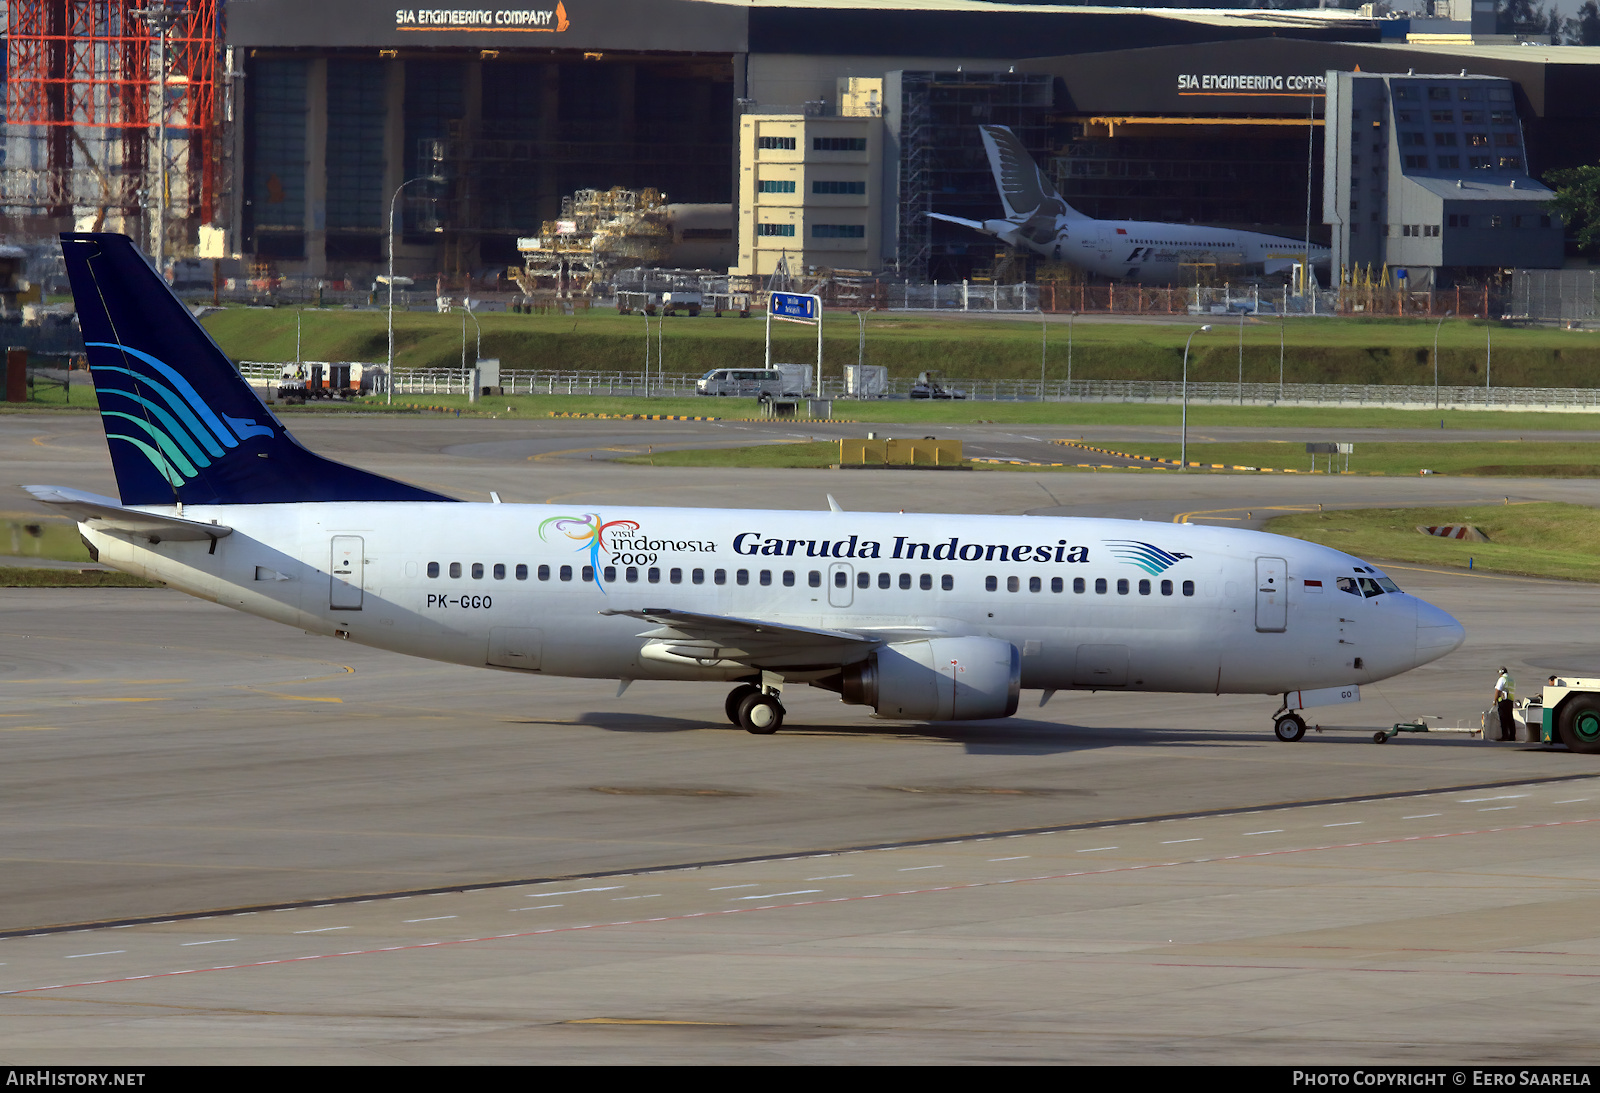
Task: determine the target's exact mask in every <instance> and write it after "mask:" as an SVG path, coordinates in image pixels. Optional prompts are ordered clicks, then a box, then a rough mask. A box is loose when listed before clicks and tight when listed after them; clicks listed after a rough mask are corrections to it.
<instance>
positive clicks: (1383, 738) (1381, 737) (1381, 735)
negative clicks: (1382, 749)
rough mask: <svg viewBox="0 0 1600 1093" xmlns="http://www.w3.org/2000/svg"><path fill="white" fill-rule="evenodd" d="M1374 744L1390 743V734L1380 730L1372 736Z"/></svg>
mask: <svg viewBox="0 0 1600 1093" xmlns="http://www.w3.org/2000/svg"><path fill="white" fill-rule="evenodd" d="M1372 742H1373V743H1374V744H1387V743H1388V742H1389V734H1388V733H1386V732H1383V731H1382V730H1381V729H1380V730H1379V731H1378V732H1375V733H1373V734H1372Z"/></svg>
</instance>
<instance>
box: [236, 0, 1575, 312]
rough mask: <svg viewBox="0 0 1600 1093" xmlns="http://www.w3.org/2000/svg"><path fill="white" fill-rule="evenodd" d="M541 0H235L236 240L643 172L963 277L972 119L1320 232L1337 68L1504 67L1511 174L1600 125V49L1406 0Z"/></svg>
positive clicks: (292, 265)
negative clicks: (1326, 4)
mask: <svg viewBox="0 0 1600 1093" xmlns="http://www.w3.org/2000/svg"><path fill="white" fill-rule="evenodd" d="M547 3H548V0H534V2H532V3H521V4H515V5H513V4H512V3H510V2H509V0H506V2H505V3H503V5H502V6H500V7H491V8H485V9H467V8H464V7H441V8H405V7H395V6H394V5H392V4H379V3H376V2H374V0H341V2H340V3H338V4H328V3H325V2H319V0H230V3H229V4H228V5H227V43H228V47H229V49H230V50H232V51H234V52H233V55H232V56H231V57H230V59H229V60H230V65H231V71H234V72H236V73H238V78H237V80H236V85H235V87H234V90H233V95H232V101H233V102H234V103H236V104H237V112H236V116H235V120H234V132H233V138H232V142H231V146H230V149H229V153H228V154H229V155H230V157H231V159H232V162H233V177H234V178H235V179H236V180H237V184H236V185H234V186H233V187H232V189H231V191H230V194H229V195H228V196H227V197H225V198H224V200H231V205H229V206H227V207H223V208H219V209H218V210H217V219H218V220H219V221H220V222H221V223H222V224H223V225H224V226H226V227H227V228H228V230H229V232H230V237H231V249H233V250H235V251H241V252H244V253H247V254H253V255H257V256H259V257H261V258H263V259H270V260H272V261H274V262H276V263H277V264H278V266H279V268H280V269H281V270H283V271H285V272H293V271H296V270H299V271H303V272H307V273H312V274H319V275H320V274H324V273H327V274H330V275H337V274H339V273H341V272H343V271H355V270H363V269H366V270H370V269H375V268H376V267H377V265H378V264H379V263H380V262H381V261H382V259H383V256H384V253H385V246H386V239H385V230H386V229H385V224H386V216H387V211H388V208H389V206H390V204H391V202H393V203H395V204H396V206H397V207H398V208H399V209H400V211H401V217H402V219H401V221H400V222H401V224H402V235H401V242H400V245H399V246H398V247H397V251H396V254H397V264H398V266H399V267H400V268H401V269H402V270H403V271H406V272H412V273H424V272H429V271H432V270H435V269H445V270H453V271H474V270H481V269H484V268H487V267H492V266H495V265H502V266H503V265H506V264H510V263H512V262H515V261H516V257H517V255H516V250H515V240H516V238H517V237H518V236H519V235H527V234H530V233H532V232H535V231H537V230H538V226H539V224H540V223H541V222H543V221H545V220H548V219H551V218H553V217H555V216H556V215H557V214H558V211H559V208H560V202H561V198H562V197H563V196H564V195H569V194H571V193H573V192H574V191H576V190H579V189H585V188H593V189H602V190H603V189H609V188H611V187H613V186H624V187H628V188H635V189H637V188H644V187H655V188H657V189H659V190H661V191H663V192H664V193H665V194H666V195H667V197H668V199H669V200H671V201H673V202H692V203H716V202H725V203H731V204H732V205H733V206H734V208H735V216H734V219H732V220H730V223H729V224H728V229H727V230H728V238H729V239H730V240H733V241H735V242H738V243H739V247H738V248H737V249H738V250H739V251H740V257H739V259H738V261H739V263H741V264H744V263H746V262H748V268H750V269H751V271H752V272H765V270H764V269H763V266H762V262H763V260H762V259H760V258H758V257H757V254H758V252H759V253H767V254H770V253H771V251H772V247H771V244H774V243H777V244H779V246H778V253H779V254H780V255H782V254H784V253H785V247H786V246H787V245H788V241H789V240H791V239H792V240H793V241H794V243H793V246H794V249H792V250H788V251H787V255H788V258H789V262H790V265H791V267H793V266H794V264H795V263H796V262H797V261H798V262H802V263H804V264H837V265H841V266H842V265H849V266H851V267H854V268H868V269H873V270H879V271H888V272H891V273H893V272H898V273H901V274H903V275H906V276H910V277H918V278H929V279H940V280H951V279H958V278H961V277H966V276H971V275H974V274H982V273H983V272H984V271H992V268H993V266H994V264H995V262H996V250H995V244H994V242H993V241H992V240H985V239H983V238H982V237H979V236H976V235H975V234H974V233H970V232H967V231H965V230H964V229H962V228H960V227H958V226H955V225H949V224H944V223H942V222H933V221H930V220H929V219H928V218H927V217H926V216H923V215H921V214H922V213H924V212H928V211H934V212H947V213H951V214H954V215H957V216H965V217H970V218H982V217H986V216H994V215H996V213H997V211H998V201H997V200H996V198H995V195H994V189H993V183H992V180H991V179H990V177H989V171H988V165H987V163H986V162H985V160H984V158H983V155H982V150H981V145H980V143H979V141H978V138H977V130H976V125H977V123H979V122H1001V123H1005V124H1011V125H1013V127H1015V128H1017V129H1018V131H1019V133H1020V134H1021V135H1022V136H1023V139H1024V143H1025V144H1026V145H1027V146H1028V147H1029V148H1030V150H1031V151H1034V152H1035V154H1036V155H1037V156H1038V157H1039V159H1040V160H1041V161H1042V162H1045V163H1046V164H1047V165H1048V168H1049V170H1050V172H1051V174H1052V176H1053V177H1054V178H1055V179H1056V180H1057V183H1058V187H1059V188H1060V189H1061V191H1062V193H1063V195H1064V196H1065V197H1066V198H1067V200H1068V201H1070V202H1072V203H1073V204H1074V205H1076V206H1078V207H1079V208H1080V209H1081V210H1082V211H1083V212H1085V213H1087V214H1089V215H1093V216H1101V217H1119V218H1122V217H1126V218H1141V219H1152V220H1174V221H1189V220H1193V221H1197V222H1204V223H1217V224H1228V225H1235V226H1244V227H1250V228H1252V229H1255V230H1264V231H1270V232H1274V233H1280V234H1289V235H1293V236H1296V237H1298V236H1299V235H1300V234H1301V233H1303V232H1305V231H1307V230H1308V228H1309V230H1310V233H1311V234H1312V236H1313V237H1314V238H1315V239H1317V240H1318V241H1322V242H1326V241H1327V240H1328V238H1329V230H1328V227H1327V226H1326V224H1325V223H1324V216H1323V209H1322V206H1323V201H1322V194H1321V192H1320V191H1321V185H1322V179H1323V174H1324V168H1323V144H1324V141H1323V134H1322V104H1323V98H1324V84H1325V81H1326V74H1327V73H1328V72H1329V71H1330V70H1332V71H1340V72H1351V71H1357V70H1359V71H1362V72H1384V73H1395V72H1401V73H1403V72H1407V71H1413V72H1417V73H1433V74H1441V75H1443V74H1449V75H1456V74H1458V73H1459V72H1461V71H1462V70H1466V71H1467V72H1468V73H1469V74H1470V75H1482V76H1493V77H1498V78H1499V79H1501V80H1504V81H1509V83H1508V84H1507V85H1506V86H1509V87H1510V88H1511V89H1512V93H1513V95H1514V96H1515V106H1516V109H1517V112H1518V114H1519V116H1520V118H1521V124H1522V128H1523V139H1524V140H1525V142H1526V153H1527V163H1526V169H1527V171H1528V172H1529V173H1530V174H1531V175H1533V176H1534V177H1537V176H1538V175H1539V174H1542V173H1543V172H1544V171H1547V170H1549V169H1551V168H1553V167H1561V166H1569V165H1572V164H1574V163H1576V162H1580V161H1583V160H1585V159H1587V158H1592V156H1591V152H1590V150H1592V149H1593V148H1595V147H1600V143H1597V141H1596V139H1595V138H1596V137H1597V136H1600V93H1597V92H1600V67H1597V65H1596V62H1595V60H1593V59H1591V57H1590V54H1593V53H1597V52H1600V50H1590V49H1581V48H1578V47H1563V48H1553V47H1529V46H1523V47H1511V46H1497V45H1487V46H1486V45H1473V44H1470V36H1468V37H1467V38H1465V39H1463V40H1462V41H1451V42H1445V43H1437V42H1435V43H1433V44H1417V43H1407V42H1406V41H1405V40H1404V39H1405V34H1404V31H1405V28H1404V26H1403V23H1404V21H1403V20H1399V21H1397V20H1374V19H1371V18H1366V17H1362V16H1360V15H1358V14H1356V13H1354V12H1346V11H1337V10H1316V9H1308V10H1290V11H1278V10H1262V9H1249V10H1235V11H1223V10H1210V9H1183V8H1175V9H1137V8H1093V7H1076V6H1072V7H1069V6H1057V5H1031V4H1003V3H987V2H984V0H876V2H869V0H793V2H792V3H790V4H788V5H782V4H776V3H765V2H759V0H559V2H557V3H554V4H553V5H550V6H548V7H547V6H546V4H547ZM879 81H881V83H880V82H879ZM852 87H854V88H856V90H857V91H859V92H861V93H860V94H859V95H855V96H854V97H852V92H851V88H852ZM866 89H874V90H878V93H879V95H880V97H879V98H878V99H877V100H876V101H875V102H872V101H870V95H869V94H868V93H867V90H866ZM874 110H875V111H876V112H875V113H874ZM857 122H860V123H862V124H856V123H857ZM769 127H770V132H769V131H768V128H769ZM841 127H842V128H841ZM833 129H838V130H839V132H837V133H833V132H831V130H833ZM844 129H850V130H851V132H849V133H845V132H844ZM856 129H860V130H862V132H860V133H857V132H855V130H856ZM780 130H784V131H782V132H780ZM813 130H815V132H813ZM824 130H828V131H826V132H825V131H824ZM747 136H748V138H749V139H746V137H747ZM763 137H771V138H774V139H778V138H787V139H792V140H795V139H797V140H803V141H804V142H806V143H805V144H804V145H803V146H802V145H801V144H798V143H797V145H796V148H795V149H792V150H791V149H785V148H776V147H762V138H763ZM818 140H822V141H863V142H865V147H856V146H855V145H852V146H851V147H850V148H845V147H843V146H842V145H838V146H836V145H817V144H815V143H814V142H815V141H818ZM858 160H859V162H857V161H858ZM869 160H870V162H869ZM780 161H782V162H781V163H780ZM767 163H771V164H774V170H775V173H774V174H773V176H772V177H770V178H769V177H767V175H766V174H764V173H763V172H764V171H765V170H766V169H767V168H766V167H765V166H764V164H767ZM830 164H831V165H837V166H838V167H839V170H838V171H836V172H833V174H837V175H838V177H833V174H830V173H829V171H828V170H825V169H824V168H826V167H828V166H829V165H830ZM847 167H848V170H847V169H845V168H847ZM747 168H748V170H747ZM746 175H748V176H749V177H748V179H746V177H745V176H746ZM779 175H783V176H784V177H778V176H779ZM758 176H759V177H758ZM846 176H848V177H846ZM430 178H437V179H440V180H442V181H437V182H435V181H429V179H430ZM411 180H418V181H414V182H413V181H411ZM764 183H773V184H774V188H773V189H770V190H763V189H762V185H763V184H764ZM777 184H788V185H794V186H795V187H796V189H794V190H793V191H783V190H782V188H781V186H778V185H777ZM402 186H403V187H404V188H403V189H402V188H401V187H402ZM819 186H820V187H822V188H820V189H819V188H816V187H819ZM861 191H865V192H861ZM397 192H398V197H397V196H396V195H397ZM763 209H766V210H769V211H770V210H781V212H774V213H773V215H774V216H777V217H778V218H779V219H781V220H784V222H785V223H788V222H793V224H794V226H795V230H796V232H797V233H798V234H795V235H792V236H784V235H778V234H769V235H763V234H761V233H762V232H763V231H774V232H775V231H777V230H780V229H782V228H783V224H780V223H778V221H777V220H771V219H762V217H764V216H766V213H763V212H760V211H758V210H763ZM811 209H816V210H826V211H825V212H824V213H817V214H815V215H813V212H811V211H809V210H811ZM1308 211H1309V213H1310V215H1309V216H1308ZM797 217H798V218H800V219H795V218H797ZM1308 221H1309V224H1308ZM764 224H771V225H772V227H770V228H764V227H763V226H762V225H764ZM819 228H820V229H822V233H821V234H819V233H817V232H816V231H814V229H819ZM858 231H859V234H857V233H858ZM747 241H748V242H749V243H750V247H749V248H748V252H747V251H746V248H745V243H746V242H747ZM757 244H760V245H759V246H758V245H757ZM802 244H803V245H802ZM813 244H815V245H813ZM746 253H748V258H747V257H746Z"/></svg>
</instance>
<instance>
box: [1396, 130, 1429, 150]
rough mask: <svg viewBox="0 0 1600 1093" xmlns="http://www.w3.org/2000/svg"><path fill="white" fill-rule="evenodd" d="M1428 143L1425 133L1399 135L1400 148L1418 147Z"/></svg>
mask: <svg viewBox="0 0 1600 1093" xmlns="http://www.w3.org/2000/svg"><path fill="white" fill-rule="evenodd" d="M1427 143H1428V135H1427V134H1426V133H1401V134H1400V144H1401V146H1402V147H1411V146H1420V145H1423V144H1427Z"/></svg>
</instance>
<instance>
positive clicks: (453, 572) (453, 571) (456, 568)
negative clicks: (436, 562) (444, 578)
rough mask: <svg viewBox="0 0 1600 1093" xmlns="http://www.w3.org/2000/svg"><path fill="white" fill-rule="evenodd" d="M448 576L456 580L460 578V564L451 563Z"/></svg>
mask: <svg viewBox="0 0 1600 1093" xmlns="http://www.w3.org/2000/svg"><path fill="white" fill-rule="evenodd" d="M450 576H452V577H455V578H457V579H459V578H460V576H461V563H460V562H451V563H450Z"/></svg>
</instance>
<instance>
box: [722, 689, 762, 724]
mask: <svg viewBox="0 0 1600 1093" xmlns="http://www.w3.org/2000/svg"><path fill="white" fill-rule="evenodd" d="M760 693H761V688H760V687H757V686H756V685H755V684H754V683H741V684H739V686H737V687H735V688H734V689H733V690H731V691H729V692H728V700H727V701H726V702H724V703H723V704H722V708H723V709H724V710H725V711H727V714H728V720H729V721H732V722H733V723H734V724H735V725H742V724H743V722H741V721H740V720H739V707H740V706H743V705H744V700H745V699H747V698H749V697H750V696H751V695H758V694H760Z"/></svg>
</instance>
